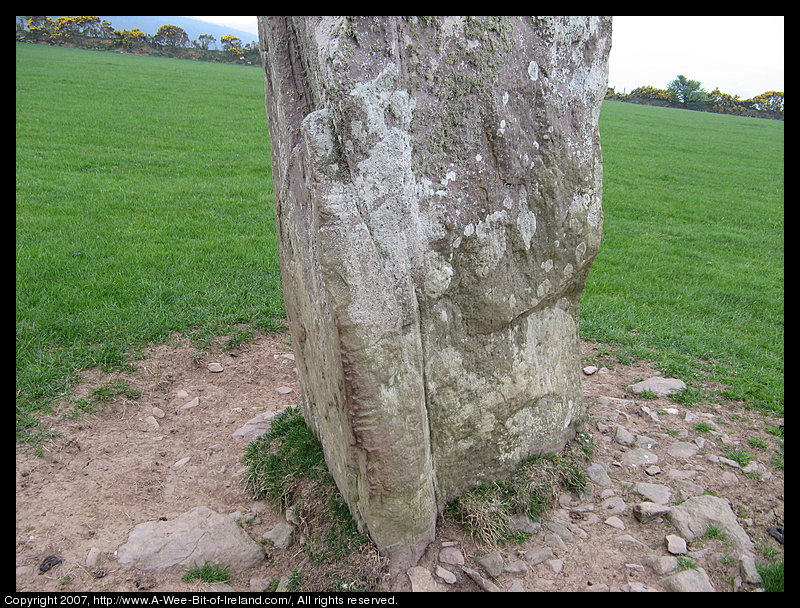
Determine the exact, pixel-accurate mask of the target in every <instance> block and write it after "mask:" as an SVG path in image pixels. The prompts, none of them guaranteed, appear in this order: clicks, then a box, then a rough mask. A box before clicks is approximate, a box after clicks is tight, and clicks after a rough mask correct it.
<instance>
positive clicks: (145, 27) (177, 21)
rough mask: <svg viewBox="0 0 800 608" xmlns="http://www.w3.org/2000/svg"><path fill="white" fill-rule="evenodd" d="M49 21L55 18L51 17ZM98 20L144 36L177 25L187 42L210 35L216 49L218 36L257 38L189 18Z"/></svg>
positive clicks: (115, 18)
mask: <svg viewBox="0 0 800 608" xmlns="http://www.w3.org/2000/svg"><path fill="white" fill-rule="evenodd" d="M50 18H51V19H56V17H54V16H51V17H50ZM100 19H105V20H106V21H110V22H111V25H112V26H113V27H114V29H115V30H132V29H133V28H136V27H138V28H139V29H140V30H142V31H143V32H144V33H145V34H150V35H151V36H152V35H154V34H155V33H156V32H157V31H158V28H159V27H161V26H162V25H166V24H170V25H177V26H178V27H180V28H183V30H184V31H185V32H186V35H187V36H189V40H197V37H198V36H200V34H211V35H212V36H214V38H216V39H217V48H220V45H219V39H220V36H227V35H232V36H236V37H238V38H239V39H241V41H242V42H243V43H248V42H257V41H258V36H256V35H255V34H251V33H250V32H243V31H242V30H237V29H234V28H231V27H228V26H225V25H215V24H213V23H208V22H207V21H200V20H199V19H192V18H191V17H152V16H144V17H142V16H138V17H136V16H134V17H113V16H112V17H109V16H102V15H101V16H100Z"/></svg>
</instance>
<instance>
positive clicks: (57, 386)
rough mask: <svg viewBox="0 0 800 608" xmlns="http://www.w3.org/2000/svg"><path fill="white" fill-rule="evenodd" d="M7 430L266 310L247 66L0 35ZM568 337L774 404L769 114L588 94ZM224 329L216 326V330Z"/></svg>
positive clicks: (255, 115)
mask: <svg viewBox="0 0 800 608" xmlns="http://www.w3.org/2000/svg"><path fill="white" fill-rule="evenodd" d="M16 61H17V74H16V86H17V97H16V102H17V111H16V125H17V126H16V145H17V172H16V184H17V213H16V217H17V222H16V252H17V259H16V264H17V283H16V285H17V317H16V328H17V401H16V406H17V438H18V440H19V441H34V440H37V437H39V438H40V433H41V431H40V430H39V429H38V428H37V414H38V413H39V412H42V411H45V410H47V408H48V407H50V405H51V404H52V403H53V401H54V400H55V399H57V398H58V397H59V396H62V395H65V394H67V393H68V391H69V386H70V383H71V382H74V380H75V378H76V371H77V370H80V369H84V368H89V367H94V366H99V367H102V368H104V369H119V368H122V367H124V366H125V364H126V363H127V362H128V361H130V357H131V356H133V355H135V353H136V352H137V351H138V350H139V349H141V347H143V346H144V345H146V344H151V343H157V342H160V341H164V340H166V339H167V337H168V336H169V335H170V334H171V333H172V332H181V333H185V334H189V335H192V336H195V337H197V338H198V339H202V338H208V337H209V336H212V335H215V334H229V333H231V332H235V331H240V332H242V331H246V329H242V328H256V329H266V330H269V329H271V328H274V327H276V325H277V324H279V323H280V320H281V319H282V318H283V314H284V312H283V306H282V298H281V292H280V275H279V266H278V257H277V247H276V241H275V234H274V218H273V211H272V205H273V201H272V185H271V174H270V169H269V165H270V163H269V159H270V155H269V143H268V135H267V127H266V118H265V111H264V102H263V97H264V92H263V81H264V78H263V73H262V71H261V69H260V68H258V67H246V66H232V65H220V64H211V63H202V62H192V61H187V60H178V59H166V58H158V57H136V56H131V55H119V54H115V53H109V52H99V51H98V52H95V51H86V50H73V49H65V48H55V47H47V46H39V45H25V44H17V47H16ZM601 128H602V138H603V146H604V155H605V199H604V208H605V216H606V224H605V232H604V243H603V248H602V250H601V252H600V255H599V256H598V258H597V261H596V264H595V266H594V267H593V269H592V271H591V273H590V276H589V281H588V284H587V288H586V292H585V296H584V300H583V304H582V318H583V329H582V331H583V335H584V337H585V338H587V339H591V340H596V341H600V342H603V343H608V344H611V345H613V348H614V349H615V351H616V352H617V354H618V356H619V357H625V356H631V357H643V356H647V357H650V358H654V359H656V360H657V361H659V362H660V363H661V364H663V365H664V368H665V370H666V371H674V372H675V373H679V374H680V375H681V377H684V378H685V379H687V380H691V379H695V380H700V379H714V380H717V381H720V382H724V383H725V384H727V385H729V386H730V387H731V388H730V390H729V396H730V397H735V398H740V399H744V400H746V401H747V402H748V404H750V405H752V406H754V407H758V408H762V409H763V410H764V411H775V412H780V413H782V411H783V128H784V125H783V123H779V122H774V121H767V120H759V119H753V118H739V117H732V116H720V115H715V114H703V113H698V112H689V111H682V110H674V109H668V108H652V107H646V106H636V105H632V104H623V103H607V104H606V105H605V107H604V110H603V114H602V118H601ZM237 328H238V329H237Z"/></svg>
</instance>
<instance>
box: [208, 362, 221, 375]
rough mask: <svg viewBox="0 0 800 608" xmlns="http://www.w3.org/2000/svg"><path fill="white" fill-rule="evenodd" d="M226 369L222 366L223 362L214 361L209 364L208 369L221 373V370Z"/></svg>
mask: <svg viewBox="0 0 800 608" xmlns="http://www.w3.org/2000/svg"><path fill="white" fill-rule="evenodd" d="M224 370H225V368H224V367H222V364H221V363H217V362H212V363H209V364H208V371H210V372H212V373H215V374H218V373H220V372H222V371H224Z"/></svg>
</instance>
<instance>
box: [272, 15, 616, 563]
mask: <svg viewBox="0 0 800 608" xmlns="http://www.w3.org/2000/svg"><path fill="white" fill-rule="evenodd" d="M259 34H260V40H261V47H262V53H263V59H264V65H265V72H266V106H267V116H268V119H269V120H268V122H269V131H270V142H271V146H272V156H273V174H272V175H273V181H274V189H275V202H276V221H277V230H278V236H279V243H280V257H281V276H282V281H283V289H284V300H285V307H286V314H287V318H288V322H289V327H290V330H291V334H292V339H293V343H294V353H295V356H296V362H297V367H298V371H299V374H300V383H301V386H302V411H303V415H304V417H305V419H306V421H307V423H308V424H309V426H310V428H311V429H312V430H313V431H314V433H315V434H316V435H317V436H318V437H319V438H320V439H321V442H322V444H323V447H324V451H325V458H326V462H327V464H328V467H329V468H330V470H331V473H332V475H333V477H334V478H335V480H336V482H337V485H338V487H339V489H340V491H341V493H342V495H343V497H344V499H345V500H346V502H347V504H348V505H349V507H350V510H351V513H352V514H353V516H354V518H355V520H356V522H357V523H358V525H359V527H360V529H362V530H366V531H368V532H369V534H370V535H371V537H372V539H373V540H374V541H375V543H376V544H377V546H378V548H379V549H381V550H382V551H384V552H385V553H387V554H389V555H390V557H393V558H398V559H402V560H405V561H406V562H408V563H415V562H416V560H417V558H418V557H419V555H420V554H421V552H422V550H423V549H424V547H425V546H426V545H427V544H428V543H429V542H430V541H431V540H432V539H433V537H434V530H435V521H436V516H437V512H438V510H440V509H441V508H443V507H444V505H445V504H446V503H447V502H448V500H450V499H451V498H453V497H454V496H456V495H458V494H459V493H461V492H463V491H464V490H465V489H468V488H470V487H472V486H474V485H475V484H477V483H479V482H481V481H483V480H491V479H494V478H496V477H497V476H499V475H502V474H504V473H506V472H508V471H509V470H511V469H512V468H513V467H514V466H515V465H516V464H517V463H518V462H519V461H520V460H521V459H523V458H526V457H528V456H531V455H534V454H539V453H545V452H553V451H557V450H559V449H561V448H562V447H563V446H564V444H565V443H566V442H567V441H568V440H569V439H570V438H571V437H572V436H573V435H574V432H575V428H576V426H577V425H579V424H580V423H582V421H583V418H584V416H585V414H584V409H583V407H582V404H581V378H580V365H579V363H578V361H579V353H578V301H579V298H580V294H581V291H582V289H583V285H584V281H585V277H586V274H587V272H588V270H589V267H590V265H591V263H592V260H593V259H594V256H595V254H596V253H597V250H598V247H599V244H600V235H601V230H602V209H601V184H602V174H601V172H602V165H601V158H600V141H599V137H598V128H597V125H598V116H599V111H600V104H601V102H602V99H603V96H604V94H605V92H606V80H607V58H608V52H609V48H610V39H611V19H610V18H609V17H533V18H532V17H488V18H478V17H411V18H400V17H332V16H328V17H259Z"/></svg>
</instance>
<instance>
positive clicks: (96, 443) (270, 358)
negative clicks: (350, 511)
mask: <svg viewBox="0 0 800 608" xmlns="http://www.w3.org/2000/svg"><path fill="white" fill-rule="evenodd" d="M595 352H596V347H595V346H594V345H592V344H588V343H585V344H584V345H583V353H582V354H583V356H584V358H591V357H592V356H593V354H594V353H595ZM287 355H288V356H287ZM290 355H291V346H290V341H289V339H288V336H287V335H283V334H273V335H268V336H259V337H258V338H257V339H255V340H254V341H252V342H249V343H247V344H244V345H242V346H240V347H237V348H236V349H235V350H233V351H228V352H223V351H222V350H220V349H219V348H218V347H214V348H212V349H210V350H209V351H208V352H204V353H200V354H198V351H197V349H196V348H195V347H193V346H192V345H191V344H190V343H189V341H188V340H185V339H180V338H176V339H174V340H173V341H171V342H170V343H169V344H166V345H161V346H158V347H156V348H153V349H151V350H150V351H148V352H147V356H146V358H145V359H143V360H140V361H138V362H136V364H135V365H136V370H135V371H134V372H132V373H124V374H122V373H118V374H104V373H100V372H97V371H89V372H86V373H85V374H84V382H83V383H81V384H80V385H79V386H77V387H76V390H75V395H76V396H78V397H80V396H85V395H88V394H89V393H90V392H91V391H92V390H93V389H95V388H97V387H98V386H102V385H104V384H107V383H108V382H109V381H111V380H114V379H120V380H124V381H125V382H127V383H128V384H129V385H130V386H131V387H133V388H134V389H136V390H137V391H138V392H139V394H140V396H138V397H137V398H136V399H135V400H126V399H124V398H119V399H117V400H115V401H113V402H111V403H108V404H104V405H100V406H98V408H97V410H96V411H95V412H94V413H92V414H84V415H82V416H80V417H79V418H77V419H70V417H68V416H65V415H64V414H66V413H68V412H70V411H73V409H74V408H73V407H72V406H71V405H69V404H68V403H66V402H65V403H64V404H63V405H62V406H61V407H59V408H57V410H56V412H55V413H54V414H53V415H51V416H49V417H48V418H47V419H46V421H45V422H44V424H46V425H49V426H50V427H52V428H53V429H54V430H56V431H58V432H59V433H60V437H59V438H58V439H56V440H54V441H52V442H51V443H49V444H47V445H46V446H45V453H44V455H43V456H41V455H37V454H35V453H34V452H33V451H32V450H31V449H30V448H28V447H26V446H17V451H16V566H17V570H16V589H17V590H18V591H66V592H76V591H126V592H135V591H210V590H213V587H212V586H210V585H208V584H206V583H202V582H191V583H187V582H183V581H182V580H181V577H182V575H183V571H180V570H176V569H170V570H165V571H161V572H143V571H137V570H133V569H127V568H124V567H122V566H121V565H120V564H119V563H118V562H117V561H116V551H117V549H118V548H119V546H120V545H122V544H123V543H125V541H126V540H127V538H128V534H129V532H130V531H131V529H132V528H133V527H134V526H135V525H136V524H138V523H141V522H144V521H150V520H157V519H159V518H167V519H172V518H174V517H176V516H178V515H180V514H182V513H185V512H186V511H188V510H189V509H191V508H193V507H196V506H201V505H202V506H207V507H209V508H210V509H212V510H214V511H217V512H219V513H234V512H237V511H238V512H240V513H242V514H244V515H245V521H247V522H248V523H246V524H244V528H245V530H246V531H248V532H249V533H250V534H251V535H252V536H253V538H255V539H261V535H262V534H263V533H264V532H266V531H268V530H269V529H271V528H272V527H273V526H274V525H275V524H276V523H277V522H279V521H283V518H282V515H281V514H280V513H279V512H278V511H277V510H276V509H275V508H274V507H272V506H271V505H268V504H265V503H259V502H254V501H253V499H252V498H251V497H250V496H249V495H248V494H247V493H246V492H245V490H244V484H243V482H242V478H243V475H244V472H245V469H244V466H243V465H242V464H241V459H242V456H243V454H244V449H245V444H244V443H238V442H236V441H235V440H234V439H233V438H232V437H231V434H232V433H233V432H234V431H235V430H236V429H238V428H240V427H241V426H242V425H243V424H244V423H245V422H247V421H248V420H250V419H251V418H253V417H254V416H256V415H257V414H260V413H262V412H264V411H276V410H281V409H283V408H285V407H287V406H289V405H294V404H296V403H297V402H298V400H299V384H298V378H297V373H296V371H295V369H294V363H293V360H292V358H291V356H290ZM209 363H219V364H221V366H222V368H223V371H221V372H212V371H209ZM656 374H657V372H655V371H654V370H653V368H652V367H650V366H649V365H648V363H647V362H638V363H636V364H635V365H632V366H623V365H619V364H616V365H614V366H613V369H611V370H609V369H604V368H602V367H601V369H600V372H598V373H597V374H594V375H591V376H586V377H585V379H584V382H585V384H584V390H585V394H586V396H587V398H588V399H589V401H590V402H591V401H592V400H593V399H594V398H596V397H598V396H607V397H617V398H626V399H630V398H631V397H632V395H631V394H630V392H629V391H628V390H627V387H628V386H629V385H630V384H631V383H633V382H635V381H638V380H641V379H643V378H647V377H650V376H653V375H656ZM289 388H291V389H292V391H291V392H289V391H288V389H289ZM279 389H280V390H279ZM195 398H196V399H197V400H196V403H194V405H192V402H193V400H195ZM637 403H638V404H639V405H642V404H644V405H646V406H647V407H649V408H650V409H651V410H652V411H655V412H658V411H661V412H662V413H661V414H660V417H661V424H660V425H657V424H655V423H654V422H653V421H652V420H651V419H649V418H647V417H646V416H642V415H641V410H640V409H639V407H638V406H637V407H636V408H630V409H628V410H627V411H626V410H625V408H622V409H620V407H619V404H617V405H616V406H605V407H604V408H598V407H597V406H594V407H592V409H591V410H590V413H591V415H592V422H591V423H590V428H589V429H588V430H589V431H590V432H591V433H592V436H593V438H594V441H595V442H596V448H595V452H594V455H593V460H594V461H595V462H601V463H603V464H605V465H606V467H607V468H608V469H609V471H610V473H611V477H612V479H614V482H615V483H614V486H613V488H612V489H613V490H614V492H615V494H616V495H617V496H622V497H624V498H625V500H626V502H627V503H628V504H629V506H630V505H632V504H635V502H637V501H636V500H634V499H633V498H629V497H628V495H627V494H626V488H627V487H628V486H626V485H625V482H637V481H640V482H648V483H665V484H669V481H668V480H667V478H666V473H667V471H668V470H669V469H670V468H676V469H679V468H681V467H684V469H685V468H686V466H687V463H684V462H675V461H674V459H673V460H671V459H670V456H669V455H668V454H667V453H666V450H667V448H668V447H669V446H670V445H671V444H672V443H673V442H674V441H677V440H682V441H692V440H693V439H695V438H696V437H699V436H703V437H707V443H706V445H705V447H704V450H703V451H702V452H701V454H700V456H699V457H697V458H695V459H694V460H692V463H691V464H690V465H689V467H690V468H691V469H692V470H694V471H695V473H694V474H693V475H694V476H693V478H692V481H693V482H694V483H696V484H699V485H701V486H702V487H703V488H704V489H705V490H706V492H713V493H715V494H716V495H717V496H722V497H725V498H728V499H729V500H730V501H731V503H732V505H733V506H734V509H735V511H736V514H737V516H738V517H739V520H740V522H744V527H745V530H746V531H747V532H748V534H749V535H750V537H751V539H752V540H753V542H754V543H756V545H757V546H763V547H772V548H773V550H776V551H779V552H782V550H783V546H782V545H778V544H777V543H776V541H775V540H774V539H772V538H771V537H770V536H769V535H768V534H767V533H766V529H767V528H768V527H770V526H775V525H783V508H784V507H783V505H784V490H783V471H782V470H779V469H775V468H774V467H772V466H770V464H769V455H770V454H771V453H772V449H773V448H774V446H775V438H774V437H772V436H770V435H769V434H767V433H765V431H764V427H766V426H775V425H777V424H778V423H780V424H782V422H783V421H782V420H780V421H779V422H777V421H775V420H774V419H769V420H767V419H765V418H764V416H763V415H761V414H760V413H757V412H753V411H748V410H746V409H744V408H742V407H741V406H740V405H739V404H735V403H708V404H703V403H701V404H697V405H695V406H693V407H692V408H691V411H692V412H693V413H709V414H713V422H714V424H715V426H716V427H717V428H718V429H719V430H720V431H721V432H723V433H724V434H725V435H726V436H727V439H728V440H729V441H732V442H734V443H735V442H739V444H740V445H741V446H742V447H743V449H747V450H748V451H749V452H750V453H751V454H753V455H754V456H755V457H756V458H757V460H758V462H760V463H762V464H765V467H766V470H767V471H768V472H769V473H770V474H771V476H768V477H769V478H768V479H764V480H762V479H761V478H760V476H759V475H746V474H744V473H742V472H741V470H737V469H734V468H731V467H729V466H724V465H719V464H716V463H712V462H708V461H707V460H704V459H703V455H704V454H705V453H708V454H720V447H721V441H720V440H719V438H718V437H717V436H711V435H707V434H704V433H701V432H699V431H697V430H696V429H695V427H694V424H696V423H687V422H686V421H684V420H683V415H682V414H681V415H678V414H669V413H664V411H665V410H668V409H670V408H677V409H679V410H680V412H682V413H685V411H686V410H687V408H685V407H683V406H679V405H676V404H674V403H672V402H671V401H670V400H669V399H667V398H660V399H656V400H648V401H641V400H637ZM187 405H188V406H189V407H185V406H187ZM162 412H163V417H162V416H161V413H162ZM609 416H610V417H613V418H616V419H617V421H618V423H619V424H623V425H624V426H625V427H626V428H628V430H630V431H631V432H633V433H634V434H641V435H647V436H650V437H653V438H655V439H656V440H657V445H656V446H654V447H653V448H652V451H653V452H654V453H656V454H657V455H658V456H659V459H660V461H659V465H661V468H662V469H663V471H664V472H663V473H662V474H659V475H657V476H655V477H653V476H651V475H648V474H647V473H645V472H644V471H643V470H642V467H639V468H637V469H631V468H630V467H627V468H626V467H624V466H620V465H619V459H620V457H621V455H622V454H623V453H624V451H625V448H624V447H623V446H620V445H619V444H618V443H616V442H615V441H614V429H615V426H614V424H604V422H603V421H606V422H607V421H608V420H609V418H608V417H609ZM150 417H152V418H150ZM708 419H709V420H712V418H711V417H709V418H708ZM154 421H155V423H156V424H154V423H153V422H154ZM667 430H668V431H669V433H667V434H665V431H667ZM679 434H685V436H686V437H685V438H683V439H681V438H680V435H679ZM748 439H758V440H761V441H763V442H764V443H765V444H767V445H768V446H769V447H768V448H765V449H763V448H762V449H761V450H760V451H759V450H758V449H754V448H753V447H751V446H750V445H749V444H748V443H747V441H748ZM187 458H188V460H186V459H187ZM600 501H601V500H600V497H599V491H596V492H595V498H594V499H593V501H592V504H591V505H590V504H589V503H585V504H583V506H584V507H587V506H591V507H592V509H591V510H588V511H582V510H581V509H580V508H578V509H576V507H580V506H581V504H579V503H580V501H578V500H576V499H575V498H574V497H573V498H572V499H571V500H569V499H568V498H567V497H564V498H563V500H562V503H563V504H562V505H561V506H560V507H559V505H557V506H556V509H559V508H561V512H560V515H561V516H562V517H567V518H569V519H571V520H572V522H573V523H574V524H575V525H576V526H577V527H576V528H575V529H576V530H577V529H580V530H581V531H582V532H581V533H580V535H579V536H578V537H576V539H575V540H574V541H573V542H569V543H566V545H565V546H563V547H560V548H556V549H554V558H555V559H554V560H550V561H551V562H553V563H547V564H539V565H537V566H534V567H531V568H529V569H528V570H527V572H524V573H503V574H501V575H500V576H498V577H497V578H496V579H495V580H494V582H495V584H496V585H497V586H498V587H499V588H500V589H502V590H525V591H587V590H598V589H608V590H611V591H614V590H619V589H621V588H622V587H623V586H624V585H626V584H630V583H640V584H641V585H643V586H644V587H646V588H648V589H653V590H660V587H659V580H660V578H661V577H660V576H659V575H657V574H655V573H654V572H653V571H652V570H651V569H650V568H648V567H647V566H643V564H644V563H645V561H646V559H645V558H646V555H647V554H657V555H667V553H666V550H665V549H664V536H665V535H666V534H670V533H673V532H674V529H672V528H671V526H670V525H669V524H668V523H666V522H658V521H656V522H651V523H648V524H640V523H639V522H638V521H636V520H635V519H634V518H633V517H632V515H631V512H630V508H628V510H627V512H626V513H623V514H621V515H620V518H621V519H622V521H623V522H624V525H625V528H626V529H625V530H624V531H621V530H619V529H616V528H612V527H611V526H609V525H606V524H604V523H603V521H602V520H604V519H606V518H607V516H608V515H607V514H603V513H602V511H599V510H598V509H599V508H600V507H599V503H600ZM592 512H594V513H595V514H597V515H599V516H600V520H601V521H600V522H599V523H597V522H596V523H591V524H590V523H587V517H588V516H589V515H591V514H592ZM625 533H627V534H631V535H632V536H634V537H636V538H637V539H638V540H640V541H642V542H643V543H644V544H645V545H647V546H648V547H649V548H650V551H649V552H648V551H647V550H644V549H641V548H640V549H631V548H627V549H626V548H621V547H620V546H619V545H618V544H617V543H616V542H615V541H614V538H615V537H617V536H619V535H620V534H625ZM442 542H452V543H456V546H458V547H459V548H460V549H461V551H462V552H463V554H464V555H465V557H466V562H467V566H468V567H474V568H476V569H479V568H478V567H477V566H475V563H474V560H475V559H476V558H477V557H480V555H481V554H483V553H485V552H486V551H487V550H488V549H487V548H485V547H479V546H477V545H476V544H475V543H474V541H473V540H472V539H471V538H470V537H469V535H468V534H466V533H465V532H464V531H463V530H460V529H459V528H457V527H456V526H455V525H454V524H452V523H451V522H443V523H442V524H441V527H440V530H439V534H438V538H437V542H436V543H434V545H432V546H431V547H430V549H429V551H428V552H427V554H426V555H425V556H424V557H423V559H422V561H421V563H420V565H422V566H426V567H428V568H429V569H430V570H431V571H432V572H433V571H434V570H435V567H436V563H437V562H436V558H437V552H438V548H439V547H440V546H441V543H442ZM533 544H542V543H541V539H537V538H535V537H534V538H532V539H531V540H530V541H529V542H528V543H527V544H526V545H522V546H520V547H507V546H506V547H503V548H502V553H503V554H504V558H505V560H506V562H509V561H510V560H512V559H513V558H514V557H515V556H517V555H521V554H523V553H524V552H525V551H526V550H527V549H529V548H530V546H532V545H533ZM690 548H691V549H694V550H700V552H701V553H700V554H699V555H700V556H701V557H698V559H697V561H698V562H700V565H702V567H703V568H704V569H706V571H707V572H708V574H709V576H710V578H711V580H712V582H713V584H714V586H715V589H716V590H717V591H730V590H734V589H735V588H738V589H740V590H745V591H746V590H752V589H753V588H755V587H754V586H753V585H738V586H737V576H738V570H736V569H737V568H738V566H737V565H735V564H731V563H730V560H725V559H724V557H723V558H722V559H720V556H724V554H725V545H724V542H723V541H711V540H707V541H704V542H703V543H702V544H698V545H696V546H692V547H690ZM266 549H267V559H266V560H265V561H264V562H263V564H262V565H260V566H258V567H257V568H253V569H251V570H249V571H244V572H235V573H232V577H231V580H230V582H229V585H230V587H232V588H233V589H235V590H236V591H250V590H251V587H250V581H251V579H252V578H258V579H268V580H277V579H280V578H281V577H284V576H286V575H287V574H288V573H289V572H291V571H292V570H293V569H295V568H297V567H298V565H299V564H300V563H301V562H302V560H303V559H304V555H303V552H302V550H301V548H300V547H298V546H297V545H294V546H292V547H290V548H289V549H286V550H283V551H281V550H278V549H275V548H272V547H267V548H266ZM92 550H94V553H97V552H98V551H99V555H100V556H99V559H98V561H97V562H96V563H92V564H91V565H87V555H89V553H90V551H92ZM50 555H56V556H58V557H59V558H61V559H62V560H63V561H62V562H61V563H60V564H58V565H57V566H55V567H53V568H51V569H50V570H47V571H46V572H40V570H39V566H40V564H41V563H42V561H43V560H44V559H45V558H46V557H47V556H50ZM452 569H453V570H454V572H456V573H457V577H458V582H457V583H455V584H452V585H448V584H446V583H445V582H444V581H442V580H440V579H436V582H438V583H439V585H440V586H441V587H442V588H444V589H446V590H448V591H477V590H479V588H478V586H477V585H476V584H475V583H474V582H473V581H472V580H471V579H469V578H468V577H467V576H465V575H464V573H463V572H461V571H460V570H459V569H458V568H457V567H452ZM604 585H605V587H604ZM388 588H392V589H399V590H410V584H409V583H408V581H404V580H403V581H394V582H393V583H391V584H389V586H388ZM593 588H594V589H593Z"/></svg>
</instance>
